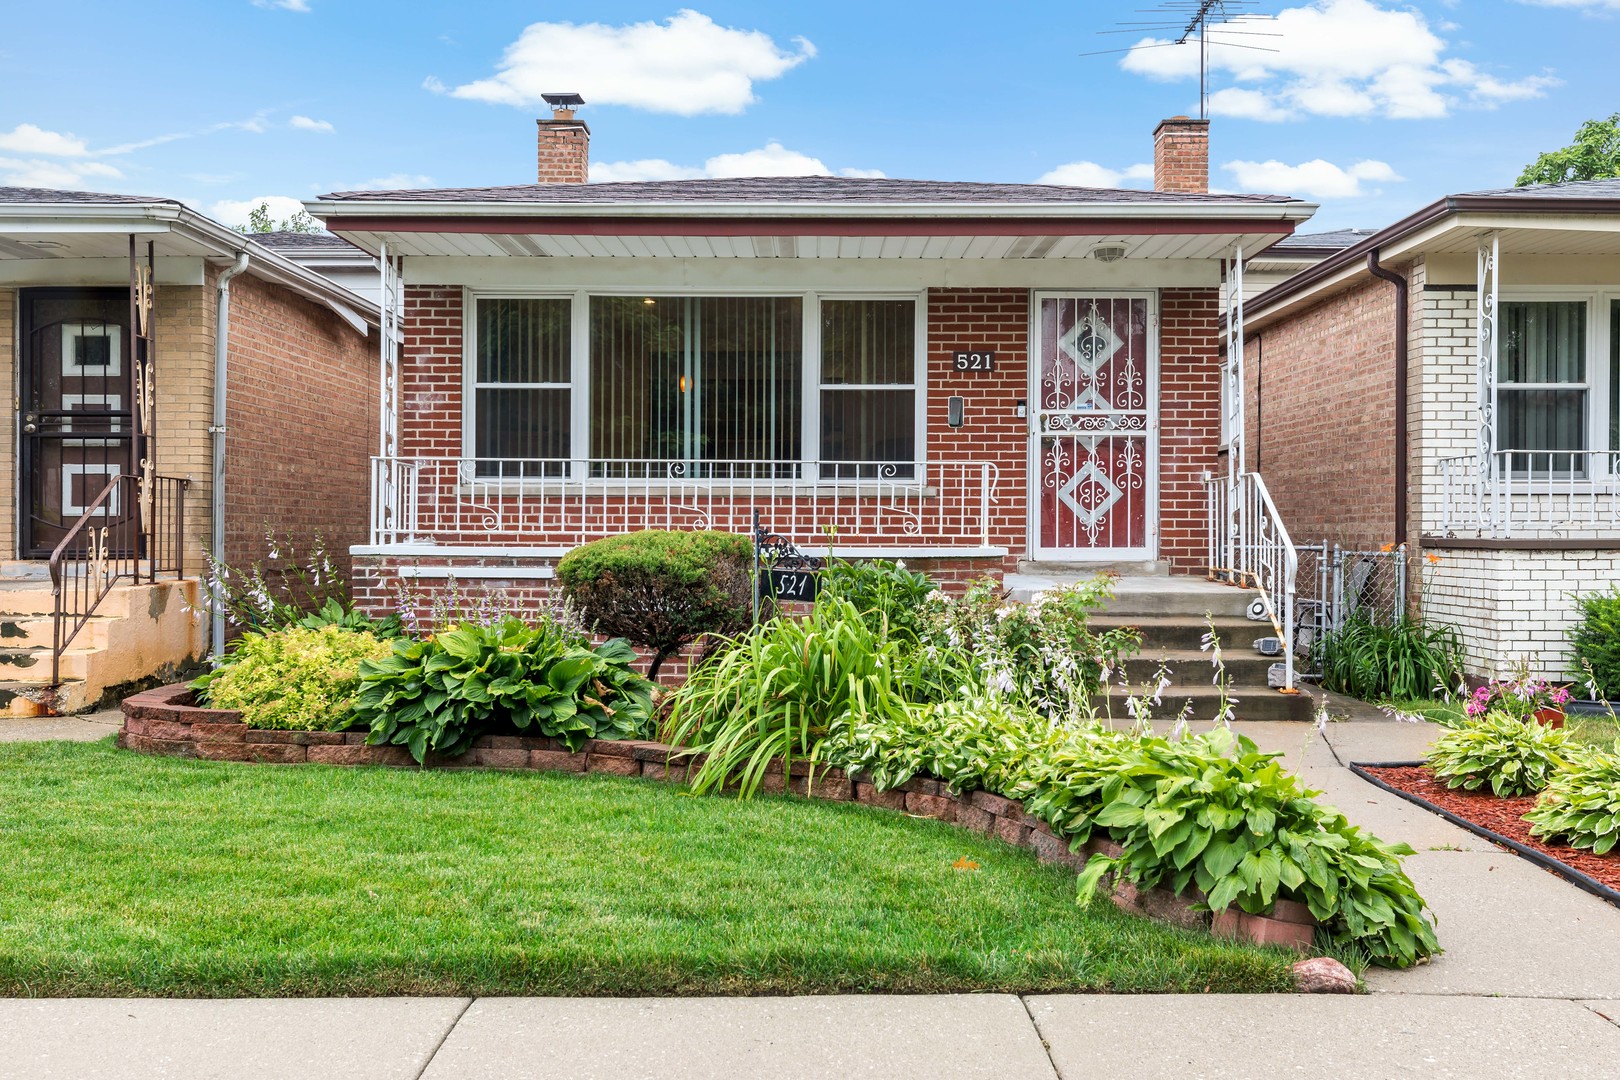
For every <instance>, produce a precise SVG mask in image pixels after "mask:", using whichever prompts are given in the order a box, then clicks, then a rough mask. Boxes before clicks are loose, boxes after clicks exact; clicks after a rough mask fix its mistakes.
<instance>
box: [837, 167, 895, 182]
mask: <svg viewBox="0 0 1620 1080" xmlns="http://www.w3.org/2000/svg"><path fill="white" fill-rule="evenodd" d="M838 175H839V176H848V177H850V178H851V179H855V180H884V179H887V178H888V175H889V174H888V173H886V172H884V171H883V170H882V169H839V170H838Z"/></svg>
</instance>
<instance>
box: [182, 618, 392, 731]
mask: <svg viewBox="0 0 1620 1080" xmlns="http://www.w3.org/2000/svg"><path fill="white" fill-rule="evenodd" d="M389 651H390V645H389V642H388V641H386V640H384V639H382V638H379V637H377V635H375V634H371V633H367V632H366V631H363V630H345V629H343V628H342V627H339V626H322V627H316V628H313V629H309V628H305V627H299V626H293V627H288V628H286V629H283V630H275V631H271V632H269V633H263V634H261V633H248V634H243V635H242V637H241V638H240V639H239V640H238V641H237V642H236V645H235V646H234V647H233V648H232V649H231V652H230V655H228V656H227V657H226V658H225V659H224V660H223V661H221V663H220V665H219V666H218V667H217V668H215V669H214V670H213V671H212V672H210V673H209V674H207V675H204V676H203V677H202V678H200V679H198V680H197V681H196V682H194V683H192V684H191V685H192V688H193V689H195V690H196V691H197V694H198V697H199V698H200V699H201V700H202V701H203V702H204V703H206V704H208V705H210V706H212V707H214V708H216V709H239V710H241V712H242V719H243V720H244V721H246V722H247V723H248V725H249V726H251V727H256V728H276V729H280V730H283V731H340V730H342V729H343V728H345V727H348V726H349V723H350V721H351V720H352V718H353V713H354V696H355V692H356V691H357V690H359V688H360V662H361V661H362V660H377V659H381V658H382V657H384V656H387V655H388V653H389Z"/></svg>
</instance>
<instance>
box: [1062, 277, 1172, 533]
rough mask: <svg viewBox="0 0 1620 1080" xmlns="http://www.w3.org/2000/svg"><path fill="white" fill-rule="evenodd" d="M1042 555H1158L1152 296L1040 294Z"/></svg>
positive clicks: (1156, 380) (1156, 398)
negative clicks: (1156, 545)
mask: <svg viewBox="0 0 1620 1080" xmlns="http://www.w3.org/2000/svg"><path fill="white" fill-rule="evenodd" d="M1034 336H1035V339H1036V340H1035V355H1036V357H1037V362H1036V363H1035V364H1034V365H1032V377H1033V379H1034V382H1035V385H1034V386H1033V387H1031V397H1032V399H1033V401H1034V403H1035V409H1034V410H1033V412H1034V416H1035V424H1034V428H1035V430H1034V433H1033V436H1032V437H1033V447H1032V456H1033V461H1032V462H1031V465H1032V469H1031V473H1030V475H1031V477H1032V478H1033V482H1032V485H1031V487H1032V491H1031V499H1030V509H1031V515H1032V519H1033V520H1032V524H1031V528H1032V532H1033V533H1034V548H1035V557H1036V558H1037V559H1049V560H1059V561H1061V560H1084V559H1151V558H1153V557H1154V543H1155V540H1154V534H1155V530H1154V528H1153V526H1154V519H1155V516H1156V514H1155V512H1156V500H1157V479H1158V462H1157V448H1156V445H1155V444H1156V440H1155V439H1154V433H1155V431H1156V429H1157V427H1158V370H1157V356H1156V346H1157V342H1156V341H1155V334H1154V327H1153V310H1152V303H1151V299H1150V298H1149V297H1147V296H1123V295H1114V296H1084V295H1066V296H1049V295H1042V296H1040V297H1038V298H1037V316H1036V327H1035V335H1034Z"/></svg>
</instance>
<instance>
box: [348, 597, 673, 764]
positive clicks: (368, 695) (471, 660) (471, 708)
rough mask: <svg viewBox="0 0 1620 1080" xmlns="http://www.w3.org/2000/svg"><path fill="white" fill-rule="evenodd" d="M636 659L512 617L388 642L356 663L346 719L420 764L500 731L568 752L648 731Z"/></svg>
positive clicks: (644, 684) (648, 699) (647, 691)
mask: <svg viewBox="0 0 1620 1080" xmlns="http://www.w3.org/2000/svg"><path fill="white" fill-rule="evenodd" d="M635 659H636V654H635V650H634V649H632V648H631V647H630V645H629V644H627V643H626V642H625V641H623V640H621V639H618V638H614V639H613V640H611V641H608V642H607V643H605V644H603V645H599V646H596V647H594V648H593V647H591V645H590V644H589V643H588V642H587V641H585V640H584V639H583V638H582V637H580V636H579V635H578V634H577V633H576V632H574V631H573V630H572V629H571V628H569V627H566V626H563V625H561V624H558V623H554V622H549V621H542V622H540V623H539V624H538V625H534V626H531V625H529V624H527V623H524V622H523V621H522V620H521V619H518V618H515V617H514V618H506V619H503V620H502V621H500V622H498V623H496V624H494V625H493V626H475V625H464V626H458V627H455V628H454V629H451V630H446V631H444V632H442V633H438V634H435V635H433V636H432V637H428V638H422V639H414V638H397V639H395V641H394V643H393V649H392V651H391V652H390V653H389V655H387V656H384V657H382V658H381V659H378V660H370V661H367V662H366V663H365V664H363V665H362V666H361V672H360V677H361V682H362V688H361V691H360V694H359V696H358V697H357V699H356V704H355V719H356V720H357V721H358V722H361V723H364V724H368V725H369V726H370V728H371V733H370V735H368V736H367V738H366V741H367V742H368V743H372V744H379V743H386V744H392V745H395V746H404V747H406V748H407V749H408V750H409V751H410V752H411V756H412V757H414V758H415V759H416V760H417V761H419V762H420V761H425V760H426V758H427V755H428V754H429V753H435V754H439V755H443V756H446V757H452V756H455V755H457V754H461V753H464V752H465V751H466V750H467V749H468V748H469V747H471V746H472V743H473V740H475V739H477V738H478V737H479V736H480V735H483V734H485V733H486V732H488V731H491V730H497V729H502V728H505V727H509V728H511V729H516V730H517V731H518V732H532V733H534V734H538V735H548V736H551V737H553V738H558V739H561V740H563V742H564V743H566V744H567V746H568V747H569V749H571V750H577V749H578V748H579V747H580V746H582V745H584V743H585V742H586V740H588V739H625V738H632V737H635V736H639V735H644V734H647V733H648V728H649V726H650V723H651V716H652V711H653V694H654V688H653V685H652V684H651V683H649V682H648V681H647V680H646V679H643V678H642V677H641V676H639V675H637V674H636V672H635V670H634V669H633V668H632V667H631V665H632V664H633V663H634V662H635Z"/></svg>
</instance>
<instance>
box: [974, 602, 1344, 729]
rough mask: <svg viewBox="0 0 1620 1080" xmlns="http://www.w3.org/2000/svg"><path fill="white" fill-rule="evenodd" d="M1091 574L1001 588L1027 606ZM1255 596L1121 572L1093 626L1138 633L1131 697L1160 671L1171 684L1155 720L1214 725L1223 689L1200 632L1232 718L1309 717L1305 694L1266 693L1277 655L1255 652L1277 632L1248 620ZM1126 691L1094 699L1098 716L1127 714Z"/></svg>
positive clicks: (1128, 668)
mask: <svg viewBox="0 0 1620 1080" xmlns="http://www.w3.org/2000/svg"><path fill="white" fill-rule="evenodd" d="M1091 573H1092V572H1091V571H1087V570H1073V571H1070V572H1067V573H1062V572H1054V571H1050V570H1048V571H1044V572H1042V573H1039V574H1033V573H1032V574H1009V575H1007V578H1006V582H1005V584H1006V587H1007V589H1008V590H1009V592H1010V594H1011V596H1012V598H1013V599H1015V600H1019V601H1023V602H1025V603H1027V602H1029V601H1031V600H1033V599H1035V598H1036V597H1037V596H1039V595H1040V594H1041V592H1043V591H1045V590H1047V589H1051V588H1057V587H1059V586H1062V585H1065V584H1070V583H1073V582H1077V581H1083V580H1086V579H1087V578H1089V577H1090V576H1091ZM1257 599H1258V596H1257V594H1256V593H1254V592H1251V591H1249V590H1247V589H1239V588H1234V587H1232V586H1230V585H1221V584H1218V583H1216V582H1211V581H1204V580H1202V579H1200V578H1191V577H1172V576H1169V575H1159V574H1142V575H1126V576H1121V577H1119V578H1118V579H1117V580H1116V581H1115V582H1114V598H1113V600H1111V601H1110V602H1109V603H1108V605H1107V606H1106V607H1105V608H1104V609H1103V611H1102V612H1101V613H1100V614H1098V615H1096V616H1094V617H1093V618H1092V620H1091V626H1092V628H1093V629H1094V630H1099V631H1104V630H1110V629H1114V628H1117V627H1134V628H1136V629H1137V630H1138V631H1139V632H1140V633H1141V635H1142V651H1141V652H1140V653H1139V654H1138V655H1137V656H1135V657H1132V658H1131V659H1130V660H1128V661H1127V662H1126V664H1125V675H1126V677H1127V678H1128V679H1129V681H1130V684H1131V687H1132V690H1133V692H1135V693H1140V692H1141V688H1142V687H1144V686H1149V687H1150V686H1153V685H1155V684H1156V683H1157V681H1158V677H1159V671H1160V669H1161V668H1162V669H1163V671H1164V675H1165V677H1166V678H1167V679H1169V686H1168V687H1167V688H1166V690H1165V691H1164V693H1163V694H1162V696H1161V699H1160V700H1161V705H1160V706H1158V707H1156V708H1155V709H1154V710H1153V711H1154V714H1155V716H1157V717H1161V718H1170V717H1174V716H1177V715H1179V714H1180V713H1181V711H1182V710H1183V709H1184V708H1185V709H1190V712H1189V714H1188V717H1189V719H1191V720H1213V719H1214V718H1215V716H1216V715H1217V714H1218V713H1219V711H1220V708H1221V689H1220V687H1218V686H1217V685H1215V668H1214V665H1213V662H1212V654H1211V653H1210V652H1206V651H1203V650H1202V649H1201V647H1200V646H1201V645H1202V643H1203V639H1204V636H1205V634H1207V633H1209V632H1210V631H1211V630H1213V631H1214V633H1215V636H1216V638H1217V640H1218V641H1219V642H1220V646H1221V653H1222V663H1223V665H1224V667H1225V669H1226V694H1227V697H1228V698H1229V699H1230V700H1232V701H1235V702H1236V705H1235V706H1234V710H1233V711H1234V717H1233V718H1234V719H1238V720H1302V721H1308V720H1310V719H1311V718H1312V715H1313V713H1314V708H1315V706H1314V703H1313V701H1312V699H1311V697H1310V695H1309V694H1284V693H1281V692H1279V691H1277V690H1273V689H1271V687H1270V686H1268V685H1267V683H1266V674H1267V672H1268V671H1269V670H1270V668H1271V665H1272V664H1273V663H1275V662H1277V660H1278V658H1277V657H1268V656H1262V655H1261V654H1260V653H1259V652H1258V651H1257V650H1256V649H1255V647H1254V643H1255V642H1256V641H1258V640H1260V639H1261V638H1267V637H1272V636H1273V635H1274V631H1273V630H1272V628H1271V623H1270V622H1269V621H1267V620H1264V619H1261V620H1252V619H1250V618H1249V617H1248V611H1249V609H1250V606H1251V605H1252V604H1254V602H1255V601H1256V600H1257ZM1124 698H1125V694H1124V692H1123V691H1121V690H1120V688H1119V686H1118V685H1117V683H1116V684H1115V685H1111V686H1110V687H1109V688H1108V692H1107V693H1105V694H1101V695H1098V697H1097V699H1096V701H1095V702H1094V704H1095V706H1096V708H1097V710H1098V712H1099V713H1102V714H1104V715H1107V716H1113V717H1124V716H1126V715H1128V714H1127V712H1126V710H1125V702H1124Z"/></svg>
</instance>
